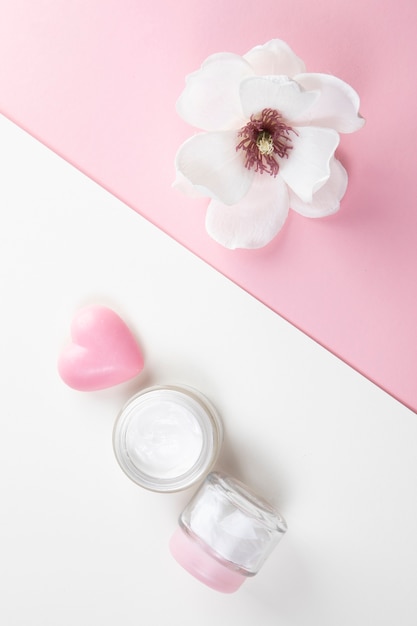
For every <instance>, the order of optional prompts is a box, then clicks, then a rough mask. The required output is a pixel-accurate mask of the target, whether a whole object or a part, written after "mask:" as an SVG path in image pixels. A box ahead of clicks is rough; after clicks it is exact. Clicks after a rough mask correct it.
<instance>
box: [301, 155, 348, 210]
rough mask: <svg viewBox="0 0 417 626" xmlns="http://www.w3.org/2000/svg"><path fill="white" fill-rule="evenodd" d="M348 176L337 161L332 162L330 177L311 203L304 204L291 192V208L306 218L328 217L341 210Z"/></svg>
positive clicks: (314, 195)
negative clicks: (341, 201)
mask: <svg viewBox="0 0 417 626" xmlns="http://www.w3.org/2000/svg"><path fill="white" fill-rule="evenodd" d="M347 183H348V175H347V172H346V170H345V168H344V167H343V165H342V164H341V163H340V161H338V160H337V159H334V158H333V159H332V160H331V161H330V177H329V180H328V181H327V183H325V184H324V185H323V187H321V188H320V189H319V190H318V191H316V193H315V194H313V199H312V201H311V202H310V203H307V202H303V201H302V200H301V199H300V198H299V197H298V196H297V195H296V194H295V193H294V192H293V191H291V190H290V207H291V208H292V209H293V211H296V212H297V213H300V214H301V215H304V217H326V216H327V215H332V214H333V213H336V211H338V210H339V208H340V200H341V199H342V198H343V196H344V195H345V191H346V188H347Z"/></svg>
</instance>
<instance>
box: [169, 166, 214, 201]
mask: <svg viewBox="0 0 417 626" xmlns="http://www.w3.org/2000/svg"><path fill="white" fill-rule="evenodd" d="M172 187H173V188H174V189H178V190H179V191H181V192H182V193H183V194H184V195H185V196H189V197H190V198H201V197H207V196H208V195H209V191H208V189H206V188H205V187H201V186H198V185H193V184H192V183H191V182H190V181H189V180H188V178H185V176H184V174H182V172H180V171H179V170H177V171H176V176H175V180H174V182H173V183H172Z"/></svg>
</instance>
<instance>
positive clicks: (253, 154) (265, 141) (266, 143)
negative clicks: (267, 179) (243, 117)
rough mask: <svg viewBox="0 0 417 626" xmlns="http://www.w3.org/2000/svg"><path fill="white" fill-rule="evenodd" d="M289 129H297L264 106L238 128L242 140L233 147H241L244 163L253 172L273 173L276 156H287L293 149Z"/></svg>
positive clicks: (275, 166) (292, 130)
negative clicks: (258, 112)
mask: <svg viewBox="0 0 417 626" xmlns="http://www.w3.org/2000/svg"><path fill="white" fill-rule="evenodd" d="M290 133H296V131H295V130H294V129H293V128H291V126H287V124H285V123H284V121H283V117H282V115H281V113H279V111H275V110H274V109H264V110H263V111H262V112H261V113H260V114H257V115H251V117H250V121H249V122H248V123H247V124H246V126H244V127H243V128H241V129H240V131H239V133H238V137H241V138H242V140H241V141H240V143H238V145H237V146H236V150H244V152H245V167H246V168H247V169H248V170H250V169H252V168H253V169H254V170H255V172H260V173H261V174H262V173H263V172H267V174H270V175H271V176H276V175H277V174H278V172H279V163H278V161H277V160H276V157H279V158H281V159H284V158H285V159H287V158H288V155H289V152H290V150H292V145H291V137H290Z"/></svg>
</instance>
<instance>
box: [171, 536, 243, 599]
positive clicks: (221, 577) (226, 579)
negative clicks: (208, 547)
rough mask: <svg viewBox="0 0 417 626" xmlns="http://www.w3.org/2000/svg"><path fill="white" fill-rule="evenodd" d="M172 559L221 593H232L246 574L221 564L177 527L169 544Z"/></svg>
mask: <svg viewBox="0 0 417 626" xmlns="http://www.w3.org/2000/svg"><path fill="white" fill-rule="evenodd" d="M169 547H170V550H171V554H172V556H173V557H174V559H175V560H176V561H177V562H178V563H179V564H180V565H181V566H182V567H183V568H184V569H186V570H187V572H189V573H190V574H192V575H193V576H194V577H195V578H197V579H198V580H199V581H201V582H202V583H204V584H205V585H207V586H208V587H211V588H212V589H215V590H216V591H221V592H222V593H233V592H234V591H237V589H239V587H240V585H241V584H242V583H243V582H244V581H245V580H246V576H244V575H243V574H240V573H239V572H235V571H233V570H231V569H229V568H228V567H226V566H225V565H222V564H221V563H219V561H217V560H216V559H214V558H213V557H212V556H210V554H208V553H207V552H205V550H204V549H203V548H202V547H201V546H200V545H199V544H198V543H197V542H196V541H193V540H192V539H191V538H189V537H188V536H187V535H186V534H185V532H183V531H182V530H181V528H178V529H177V530H176V531H175V533H174V534H173V536H172V537H171V541H170V544H169Z"/></svg>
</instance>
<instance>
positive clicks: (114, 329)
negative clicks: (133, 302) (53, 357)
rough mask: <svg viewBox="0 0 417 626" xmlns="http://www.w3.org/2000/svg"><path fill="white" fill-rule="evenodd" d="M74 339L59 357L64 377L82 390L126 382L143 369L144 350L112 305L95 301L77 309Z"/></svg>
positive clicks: (73, 324)
mask: <svg viewBox="0 0 417 626" xmlns="http://www.w3.org/2000/svg"><path fill="white" fill-rule="evenodd" d="M71 337H72V341H71V342H70V343H69V344H68V345H67V346H65V347H64V349H63V350H62V352H61V354H60V356H59V359H58V371H59V374H60V376H61V378H62V380H63V381H64V382H65V383H66V384H67V385H69V386H70V387H73V388H74V389H78V390H79V391H95V390H98V389H105V388H107V387H112V386H114V385H118V384H120V383H123V382H125V381H127V380H130V379H131V378H134V377H135V376H137V375H138V374H139V373H140V372H141V371H142V369H143V364H144V362H143V356H142V352H141V350H140V348H139V346H138V344H137V343H136V340H135V338H134V337H133V335H132V333H131V331H130V330H129V328H128V327H127V326H126V324H125V322H124V321H123V320H122V319H121V318H120V317H119V316H118V315H117V313H115V312H114V311H112V310H111V309H109V308H107V307H104V306H99V305H94V306H89V307H86V308H83V309H81V310H80V311H78V312H77V313H76V315H75V316H74V318H73V321H72V324H71Z"/></svg>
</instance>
